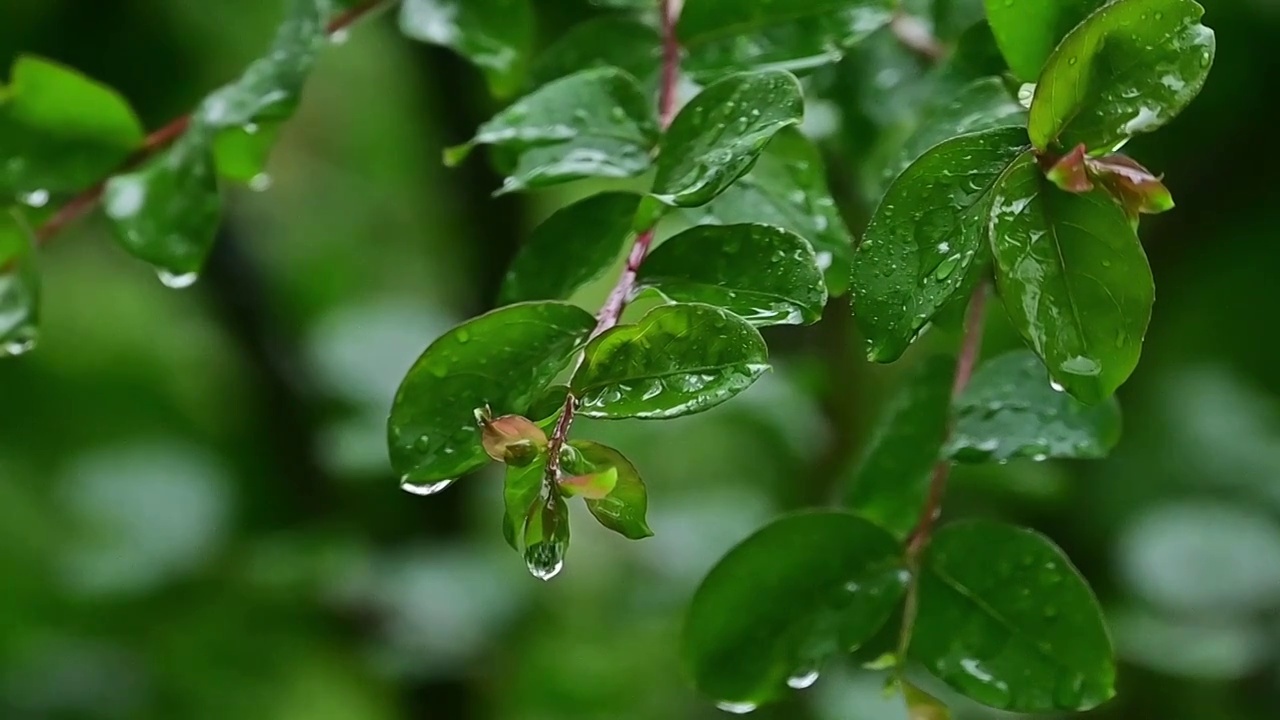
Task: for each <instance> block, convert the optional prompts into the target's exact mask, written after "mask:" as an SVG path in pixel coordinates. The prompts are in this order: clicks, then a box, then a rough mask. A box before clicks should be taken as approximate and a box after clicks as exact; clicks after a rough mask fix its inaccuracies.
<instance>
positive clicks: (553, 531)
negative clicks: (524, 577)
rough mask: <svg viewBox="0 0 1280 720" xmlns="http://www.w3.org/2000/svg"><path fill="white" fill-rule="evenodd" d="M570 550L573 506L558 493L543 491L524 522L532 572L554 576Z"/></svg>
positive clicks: (526, 555) (542, 576) (526, 553)
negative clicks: (570, 509)
mask: <svg viewBox="0 0 1280 720" xmlns="http://www.w3.org/2000/svg"><path fill="white" fill-rule="evenodd" d="M568 550H569V506H568V505H566V504H565V502H564V498H562V497H560V495H559V494H557V493H554V492H553V493H550V494H547V493H545V492H544V493H542V494H540V495H538V496H537V498H536V499H535V500H534V502H533V507H531V508H530V509H529V514H528V516H527V517H526V519H525V523H524V561H525V565H527V566H528V568H529V573H530V574H531V575H533V576H534V577H536V578H538V579H539V580H550V579H551V578H553V577H555V576H556V575H559V574H560V570H561V569H562V568H563V567H564V554H565V552H567V551H568Z"/></svg>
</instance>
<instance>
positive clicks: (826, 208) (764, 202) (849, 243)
mask: <svg viewBox="0 0 1280 720" xmlns="http://www.w3.org/2000/svg"><path fill="white" fill-rule="evenodd" d="M684 216H685V218H686V219H688V221H689V222H690V224H693V225H704V224H710V223H714V224H717V225H734V224H739V223H764V224H766V225H775V226H777V227H780V228H783V229H784V230H790V231H791V232H793V233H795V234H797V235H799V236H800V237H802V238H804V239H805V240H808V241H809V244H810V245H812V246H813V249H814V250H815V251H816V252H817V258H818V265H819V266H820V267H821V268H823V270H825V272H826V284H827V288H828V289H829V290H830V292H831V294H832V295H841V294H843V293H844V292H845V291H846V290H847V289H848V286H849V258H850V257H851V256H852V255H853V236H852V235H850V234H849V230H848V228H847V227H845V224H844V219H843V218H841V217H840V211H839V210H837V209H836V203H835V200H833V199H832V197H831V191H830V190H829V189H828V188H827V170H826V168H825V167H824V166H823V162H822V155H821V154H820V153H819V152H818V148H817V146H816V145H814V144H813V141H811V140H810V139H809V138H807V137H805V136H804V135H803V134H801V133H800V131H799V130H797V129H795V128H787V129H785V130H782V131H780V132H779V133H778V134H777V135H775V136H774V138H773V140H771V141H770V142H769V144H768V145H766V146H765V149H764V152H763V153H761V155H760V159H759V161H757V162H756V165H755V167H753V168H751V171H750V172H748V173H747V174H746V175H743V176H742V178H741V179H740V180H738V181H737V182H735V183H734V184H733V185H730V186H729V187H728V188H726V189H725V190H724V192H723V193H721V194H720V195H719V196H717V197H716V198H715V199H714V200H712V201H711V202H710V203H708V204H706V205H703V206H701V207H697V208H688V209H686V210H685V211H684Z"/></svg>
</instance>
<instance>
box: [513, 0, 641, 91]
mask: <svg viewBox="0 0 1280 720" xmlns="http://www.w3.org/2000/svg"><path fill="white" fill-rule="evenodd" d="M646 1H647V0H646ZM661 64H662V40H661V38H659V37H658V31H657V30H654V29H653V28H652V27H650V26H649V25H646V24H644V23H642V22H639V21H637V20H633V19H631V18H627V17H617V16H605V17H598V18H594V19H591V20H588V21H586V22H583V23H579V24H577V25H575V26H573V27H572V28H571V29H570V30H569V31H568V32H566V33H565V34H564V35H562V36H560V38H558V39H557V40H556V41H555V42H553V43H551V45H550V46H549V47H548V48H547V49H546V50H544V51H542V54H541V55H540V56H538V60H537V62H535V63H534V66H533V77H534V79H535V80H536V81H537V83H538V84H539V85H544V84H546V83H548V82H550V81H552V80H555V79H556V78H561V77H564V76H565V75H571V74H573V73H575V72H578V71H579V70H586V69H588V68H597V67H616V68H620V69H622V70H624V71H626V72H627V73H629V74H630V75H631V76H632V77H635V78H637V79H639V81H640V84H641V85H642V86H644V87H646V88H648V87H650V86H653V87H656V82H657V76H658V70H659V68H660V66H661Z"/></svg>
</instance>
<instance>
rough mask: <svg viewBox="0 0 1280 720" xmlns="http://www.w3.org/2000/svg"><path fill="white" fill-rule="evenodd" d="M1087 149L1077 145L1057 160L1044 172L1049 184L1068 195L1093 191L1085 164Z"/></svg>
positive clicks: (1091, 181)
mask: <svg viewBox="0 0 1280 720" xmlns="http://www.w3.org/2000/svg"><path fill="white" fill-rule="evenodd" d="M1087 150H1088V149H1087V148H1086V147H1085V146H1084V145H1077V146H1076V148H1075V150H1072V151H1071V152H1069V153H1067V154H1066V155H1063V156H1062V157H1061V158H1058V160H1057V162H1055V163H1054V164H1053V166H1052V167H1050V168H1049V169H1048V170H1046V171H1045V174H1044V176H1045V177H1046V178H1048V179H1049V182H1051V183H1053V184H1054V185H1057V186H1058V187H1059V188H1061V189H1063V190H1066V191H1067V192H1070V193H1086V192H1089V191H1090V190H1092V189H1093V179H1092V178H1090V177H1089V170H1088V167H1087V164H1086V160H1087V159H1088V157H1089V156H1088V154H1087Z"/></svg>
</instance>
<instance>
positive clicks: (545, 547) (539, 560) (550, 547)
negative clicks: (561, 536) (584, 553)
mask: <svg viewBox="0 0 1280 720" xmlns="http://www.w3.org/2000/svg"><path fill="white" fill-rule="evenodd" d="M566 546H567V543H559V542H540V543H536V544H534V545H530V546H529V547H528V548H526V549H525V551H524V562H525V565H526V566H527V567H528V568H529V574H530V575H532V576H534V577H536V578H538V579H539V580H550V579H551V578H553V577H555V576H557V575H559V574H560V571H561V570H563V569H564V551H565V549H566Z"/></svg>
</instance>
